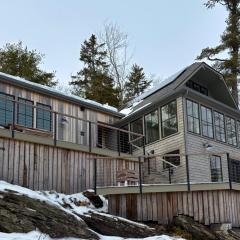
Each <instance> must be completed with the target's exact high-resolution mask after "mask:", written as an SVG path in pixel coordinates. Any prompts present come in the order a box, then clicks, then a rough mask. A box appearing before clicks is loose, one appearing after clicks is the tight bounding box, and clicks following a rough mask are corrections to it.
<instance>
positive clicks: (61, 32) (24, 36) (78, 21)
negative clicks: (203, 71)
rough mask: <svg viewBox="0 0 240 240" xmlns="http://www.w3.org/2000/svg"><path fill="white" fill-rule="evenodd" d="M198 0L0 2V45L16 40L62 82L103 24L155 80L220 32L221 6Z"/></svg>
mask: <svg viewBox="0 0 240 240" xmlns="http://www.w3.org/2000/svg"><path fill="white" fill-rule="evenodd" d="M204 2H205V1H203V0H181V1H180V0H171V1H164V0H21V1H20V0H0V3H1V14H0V22H1V34H0V46H3V45H4V44H5V43H7V42H17V41H19V40H21V41H22V42H23V43H24V44H25V45H27V46H28V47H29V49H37V50H38V51H39V52H41V53H44V54H45V59H44V65H43V68H44V69H46V70H56V76H57V79H58V80H59V81H60V82H62V83H63V82H64V83H67V82H68V81H69V80H70V76H71V74H74V73H76V71H78V70H79V69H80V68H81V64H80V62H79V60H78V58H79V50H80V46H81V44H82V42H83V41H84V40H85V39H87V38H89V37H90V35H91V34H92V33H95V32H99V31H100V30H101V28H102V26H103V24H104V22H105V21H112V22H114V23H117V24H118V25H119V26H120V27H121V29H122V31H124V32H126V33H128V35H129V42H130V48H131V49H132V51H133V59H132V61H133V62H135V63H137V64H139V65H141V66H143V68H144V69H145V72H146V73H147V74H156V75H158V76H159V77H161V78H165V77H167V76H169V75H172V74H173V73H174V72H176V71H178V70H179V69H181V68H183V67H185V66H186V65H189V64H191V63H192V62H194V60H195V58H196V56H197V55H198V54H199V53H200V51H201V49H202V48H204V47H206V46H214V45H216V44H217V43H218V42H219V35H220V34H221V33H222V32H223V30H224V29H225V19H226V11H225V9H224V8H223V7H220V6H219V7H217V8H214V9H212V10H208V9H206V8H205V6H204V5H203V3H204Z"/></svg>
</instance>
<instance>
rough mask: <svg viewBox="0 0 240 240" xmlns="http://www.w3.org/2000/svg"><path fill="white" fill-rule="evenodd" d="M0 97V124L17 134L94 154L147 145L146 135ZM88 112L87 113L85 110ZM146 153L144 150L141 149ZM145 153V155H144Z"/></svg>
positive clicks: (130, 149)
mask: <svg viewBox="0 0 240 240" xmlns="http://www.w3.org/2000/svg"><path fill="white" fill-rule="evenodd" d="M29 102H31V101H28V103H25V102H20V101H17V100H14V99H11V98H9V96H8V95H6V97H3V96H0V125H1V126H2V127H4V128H8V129H10V130H11V131H12V137H14V134H15V132H24V133H28V134H32V135H37V136H42V137H46V138H49V139H52V140H53V142H54V144H55V145H56V144H57V143H58V142H68V143H73V144H78V145H82V146H85V147H87V148H88V151H89V152H91V151H92V149H93V148H98V149H104V150H111V151H114V152H117V153H118V155H119V156H120V155H121V154H131V155H132V154H134V150H133V149H134V148H133V146H134V143H135V142H136V141H139V140H140V141H142V142H144V140H143V139H144V136H143V135H141V134H138V133H134V132H131V131H128V130H125V129H120V128H116V127H114V126H113V125H109V124H107V123H103V122H97V121H90V120H89V119H84V118H83V117H79V116H78V115H80V114H81V115H82V114H83V112H81V113H80V112H78V113H76V115H74V114H67V113H62V112H57V111H55V110H52V109H51V107H50V106H48V105H43V104H42V105H41V106H36V105H34V104H30V103H29ZM84 111H86V110H84ZM139 149H140V150H141V151H143V147H141V148H139ZM141 153H142V152H141Z"/></svg>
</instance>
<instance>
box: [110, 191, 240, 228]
mask: <svg viewBox="0 0 240 240" xmlns="http://www.w3.org/2000/svg"><path fill="white" fill-rule="evenodd" d="M108 199H109V206H108V207H109V209H108V210H109V213H110V214H115V215H118V216H121V217H127V218H128V219H131V220H137V221H156V222H158V223H160V224H168V223H171V222H172V221H173V218H174V216H178V215H180V214H183V215H187V216H190V217H193V218H194V220H195V221H198V222H200V223H202V224H205V225H210V224H212V223H232V225H233V227H239V226H240V204H239V202H240V192H239V191H230V190H214V191H194V192H168V193H144V194H143V195H142V197H141V195H140V194H119V195H109V196H108Z"/></svg>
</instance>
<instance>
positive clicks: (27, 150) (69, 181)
mask: <svg viewBox="0 0 240 240" xmlns="http://www.w3.org/2000/svg"><path fill="white" fill-rule="evenodd" d="M94 157H97V155H95V154H91V153H85V152H80V151H73V150H67V149H61V148H56V147H51V146H45V145H40V144H34V143H28V142H23V141H17V140H14V139H7V138H6V139H5V138H0V180H4V181H7V182H10V183H13V184H17V185H21V186H25V187H28V188H31V189H33V190H56V191H58V192H63V193H67V194H71V193H77V192H81V191H83V190H86V189H90V188H91V189H93V188H94ZM98 157H99V156H98ZM121 169H131V170H133V169H135V170H136V171H138V162H133V161H127V160H122V159H97V186H107V185H108V186H111V185H116V172H117V170H121Z"/></svg>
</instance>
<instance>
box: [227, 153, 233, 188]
mask: <svg viewBox="0 0 240 240" xmlns="http://www.w3.org/2000/svg"><path fill="white" fill-rule="evenodd" d="M226 155H227V163H228V181H229V189H230V190H232V174H231V169H232V166H231V160H230V157H229V153H226Z"/></svg>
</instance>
